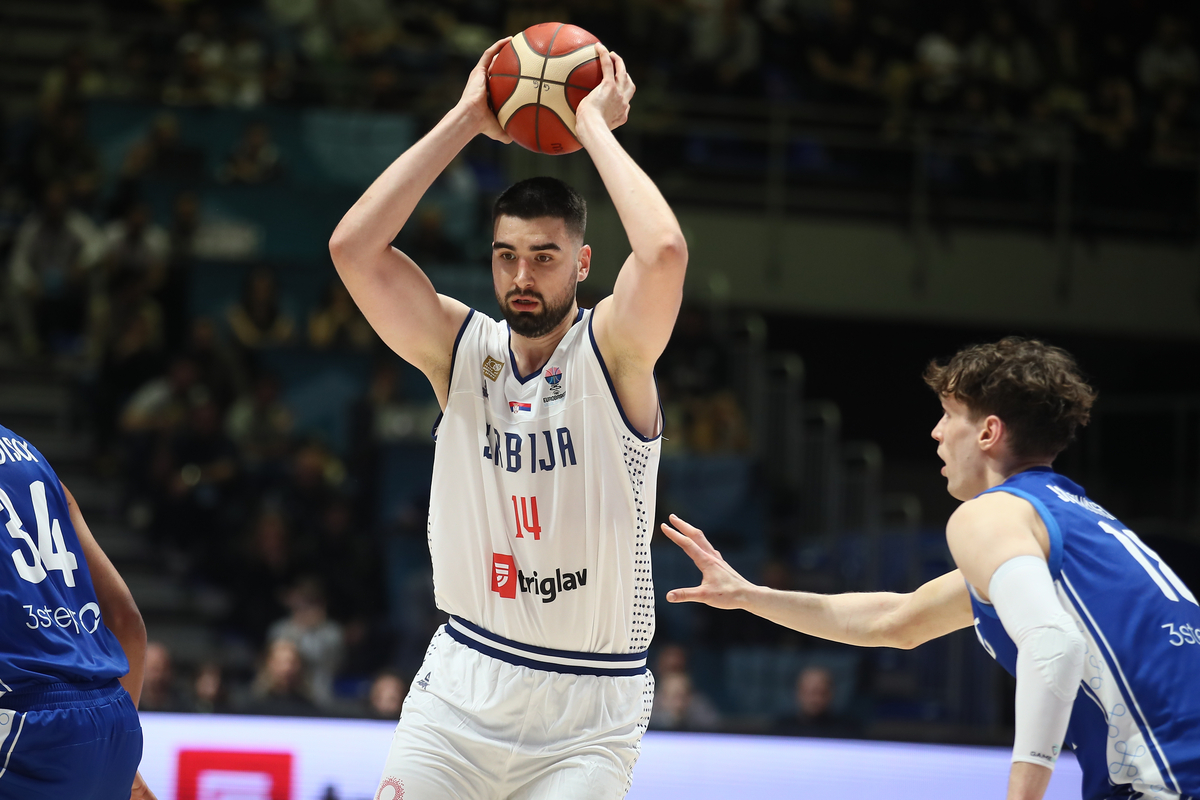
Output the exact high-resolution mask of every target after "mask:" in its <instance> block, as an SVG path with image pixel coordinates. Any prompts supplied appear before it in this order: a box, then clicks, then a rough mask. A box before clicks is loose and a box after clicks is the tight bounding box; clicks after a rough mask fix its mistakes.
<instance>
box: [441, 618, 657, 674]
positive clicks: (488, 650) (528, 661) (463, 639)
mask: <svg viewBox="0 0 1200 800" xmlns="http://www.w3.org/2000/svg"><path fill="white" fill-rule="evenodd" d="M455 619H457V620H459V622H463V620H462V619H461V618H459V617H455ZM443 628H444V629H445V631H446V633H448V634H450V636H451V638H453V639H454V640H455V641H456V642H458V643H459V644H462V645H465V646H467V647H469V648H471V649H472V650H475V651H476V652H479V653H483V654H484V655H485V656H490V657H491V658H494V659H496V660H498V661H503V662H505V663H506V664H512V665H513V666H517V667H528V668H529V669H538V670H542V671H543V672H560V673H564V674H567V675H602V676H608V677H625V676H633V675H642V674H644V673H645V672H646V665H645V663H642V664H640V665H639V666H636V667H616V666H614V667H587V666H578V665H574V664H559V663H556V662H553V661H540V660H538V659H535V658H522V657H521V656H517V655H513V654H512V653H508V652H505V651H503V650H498V649H496V648H494V647H489V646H487V645H486V644H483V643H482V642H480V641H478V640H476V639H472V638H471V637H469V636H464V635H463V634H461V633H459V632H458V631H456V630H455V629H454V628H453V627H452V626H450V625H448V624H447V625H445V626H443ZM504 641H508V640H507V639H506V640H504ZM514 644H516V643H514ZM518 646H520V647H524V648H527V649H533V648H529V646H528V645H518ZM551 652H564V651H561V650H555V651H551ZM570 655H573V656H574V657H576V658H579V657H581V656H586V657H588V658H590V659H594V658H596V655H598V654H592V653H572V654H570ZM634 655H638V654H636V653H635V654H634ZM640 655H641V658H643V659H644V658H645V654H644V653H642V654H640Z"/></svg>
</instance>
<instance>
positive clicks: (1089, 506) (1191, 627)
mask: <svg viewBox="0 0 1200 800" xmlns="http://www.w3.org/2000/svg"><path fill="white" fill-rule="evenodd" d="M989 492H1007V493H1009V494H1012V495H1016V496H1017V497H1021V498H1024V499H1025V500H1028V501H1029V502H1030V503H1031V504H1032V505H1033V507H1034V508H1035V509H1036V510H1037V512H1038V514H1039V515H1040V516H1041V518H1042V521H1043V522H1044V523H1045V524H1046V530H1047V532H1048V533H1049V535H1050V558H1049V566H1050V574H1051V576H1052V577H1053V578H1054V583H1055V588H1056V589H1057V591H1058V596H1059V599H1060V600H1061V601H1062V605H1063V608H1064V609H1065V610H1066V611H1067V613H1068V614H1070V615H1071V616H1072V617H1073V618H1074V619H1075V622H1076V624H1077V625H1078V626H1079V630H1080V631H1081V632H1082V633H1083V636H1084V639H1085V640H1086V642H1087V652H1086V655H1085V657H1084V665H1085V666H1084V676H1083V680H1082V681H1081V682H1080V686H1079V694H1078V696H1077V697H1076V699H1075V707H1074V709H1073V711H1072V712H1071V724H1070V727H1069V728H1068V729H1067V737H1066V743H1067V744H1070V745H1071V746H1072V747H1073V748H1074V749H1075V753H1076V756H1077V757H1078V759H1079V764H1080V766H1081V767H1082V769H1083V794H1084V797H1085V798H1086V800H1099V798H1109V797H1125V796H1136V797H1143V796H1144V797H1147V798H1161V800H1173V799H1174V798H1179V797H1190V796H1195V797H1198V798H1200V606H1197V604H1196V597H1195V596H1194V595H1193V594H1192V592H1191V591H1190V590H1189V588H1188V587H1187V586H1185V585H1184V584H1183V582H1182V581H1180V580H1179V578H1178V577H1177V576H1176V575H1175V573H1174V572H1173V571H1172V570H1171V568H1170V567H1169V566H1167V565H1166V564H1165V563H1163V561H1162V559H1160V558H1159V557H1158V555H1157V554H1156V553H1155V552H1154V551H1153V550H1151V549H1150V548H1148V547H1146V545H1145V544H1143V543H1142V541H1141V540H1140V539H1139V538H1138V537H1137V535H1136V534H1134V533H1133V531H1131V530H1129V529H1128V528H1126V527H1125V526H1124V525H1122V524H1121V522H1120V521H1119V520H1117V519H1116V518H1115V517H1114V516H1113V515H1112V514H1110V513H1108V512H1107V511H1105V510H1104V509H1103V508H1102V507H1101V506H1099V505H1098V504H1096V503H1094V502H1092V501H1091V500H1089V499H1088V498H1087V496H1086V495H1085V494H1084V491H1083V489H1081V488H1080V487H1079V486H1077V485H1076V484H1074V483H1072V482H1071V481H1069V480H1067V479H1066V478H1064V477H1063V476H1061V475H1059V474H1057V473H1055V472H1054V471H1053V470H1051V469H1049V468H1048V467H1040V468H1035V469H1031V470H1028V471H1026V472H1021V473H1018V474H1017V475H1014V476H1012V477H1011V478H1009V479H1008V480H1007V481H1005V482H1004V483H1003V484H1001V485H1000V486H997V487H995V488H993V489H989V490H988V492H984V494H987V493H989ZM971 606H972V609H973V610H974V613H975V631H976V633H977V634H978V636H979V641H980V642H981V643H982V644H983V646H984V648H985V649H986V650H987V651H988V653H989V654H991V655H992V657H993V658H995V659H996V660H997V661H998V662H999V663H1000V664H1001V665H1002V666H1003V667H1004V668H1005V669H1006V670H1008V671H1009V673H1012V674H1013V675H1015V674H1016V667H1017V648H1016V645H1014V644H1013V641H1012V639H1010V638H1009V636H1008V634H1007V633H1006V632H1005V630H1004V626H1003V625H1002V624H1001V623H1000V619H999V618H998V617H997V616H996V611H995V609H993V608H992V607H991V606H990V605H988V604H986V603H983V602H980V600H979V599H978V598H977V597H975V595H974V593H973V592H972V597H971ZM1137 792H1141V793H1142V794H1140V795H1138V794H1136V793H1137Z"/></svg>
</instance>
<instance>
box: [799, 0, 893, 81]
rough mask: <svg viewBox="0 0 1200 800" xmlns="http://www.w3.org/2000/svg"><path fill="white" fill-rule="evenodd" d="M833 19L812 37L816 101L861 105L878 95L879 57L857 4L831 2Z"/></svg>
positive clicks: (810, 49)
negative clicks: (877, 73)
mask: <svg viewBox="0 0 1200 800" xmlns="http://www.w3.org/2000/svg"><path fill="white" fill-rule="evenodd" d="M829 12H830V16H829V18H828V20H826V21H825V22H824V23H823V24H821V25H819V26H818V27H817V28H816V30H815V31H814V32H813V34H812V36H811V37H810V44H809V45H808V66H809V69H810V70H811V71H812V76H813V78H814V79H815V84H814V85H813V88H814V90H815V93H816V97H817V98H818V99H820V100H824V101H826V102H830V103H838V104H861V103H863V102H864V101H869V100H871V99H873V98H874V97H875V96H876V94H877V82H876V69H877V67H878V61H879V54H878V53H877V51H876V48H875V45H874V42H873V40H872V36H871V33H870V31H869V30H868V28H867V26H866V25H865V24H864V23H863V20H862V18H861V16H860V14H859V10H858V6H857V4H856V2H855V0H832V2H831V3H830V7H829Z"/></svg>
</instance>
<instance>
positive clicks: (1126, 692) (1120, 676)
mask: <svg viewBox="0 0 1200 800" xmlns="http://www.w3.org/2000/svg"><path fill="white" fill-rule="evenodd" d="M1062 581H1063V586H1065V587H1066V590H1067V596H1068V597H1069V598H1070V600H1071V602H1072V603H1073V604H1074V605H1075V608H1076V610H1078V612H1079V616H1080V618H1081V619H1082V620H1083V624H1084V625H1086V626H1087V628H1088V631H1089V632H1091V634H1092V638H1093V639H1094V640H1095V641H1096V644H1097V645H1099V646H1100V647H1102V648H1103V650H1104V657H1105V658H1106V659H1107V660H1108V663H1109V665H1110V666H1111V667H1112V668H1113V669H1112V672H1113V675H1114V676H1116V678H1117V689H1118V690H1119V691H1120V692H1121V697H1122V698H1123V699H1124V700H1125V704H1126V708H1128V709H1129V712H1130V714H1132V715H1133V721H1134V723H1135V724H1136V725H1137V726H1138V728H1140V729H1141V731H1142V733H1143V734H1144V735H1145V737H1146V744H1147V746H1148V749H1149V750H1150V755H1151V756H1152V757H1153V758H1154V763H1155V764H1157V765H1158V770H1159V772H1160V773H1161V774H1162V775H1163V777H1164V778H1165V779H1166V780H1169V781H1170V782H1171V785H1172V786H1173V788H1174V790H1175V791H1176V792H1178V793H1180V794H1182V793H1183V789H1182V788H1181V787H1180V785H1179V781H1178V780H1176V778H1175V773H1174V772H1173V771H1172V769H1171V765H1170V764H1169V763H1167V760H1166V756H1165V755H1164V754H1163V752H1162V748H1161V746H1160V745H1159V744H1158V738H1157V737H1156V736H1155V735H1154V730H1153V729H1152V728H1151V727H1150V725H1149V724H1148V723H1147V722H1146V715H1145V713H1144V712H1143V711H1142V707H1141V705H1140V704H1139V703H1138V701H1137V698H1136V697H1134V696H1133V692H1132V689H1131V688H1130V686H1129V681H1128V679H1127V678H1126V677H1125V670H1124V668H1123V667H1122V666H1121V662H1119V661H1117V658H1116V654H1115V653H1113V650H1112V646H1111V645H1109V643H1108V639H1107V638H1105V636H1104V632H1103V631H1101V630H1100V628H1099V626H1098V625H1097V624H1096V620H1095V618H1094V617H1093V616H1092V612H1091V611H1089V610H1088V608H1087V606H1086V605H1084V602H1083V600H1082V598H1080V597H1079V594H1078V593H1077V592H1076V591H1075V587H1074V586H1072V585H1071V580H1070V578H1068V577H1067V576H1066V575H1065V574H1064V575H1063V576H1062Z"/></svg>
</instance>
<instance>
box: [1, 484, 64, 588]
mask: <svg viewBox="0 0 1200 800" xmlns="http://www.w3.org/2000/svg"><path fill="white" fill-rule="evenodd" d="M29 497H30V500H31V501H32V502H33V516H34V521H35V523H36V525H37V542H36V543H34V541H33V537H32V536H30V535H29V532H28V531H27V530H26V528H25V523H24V522H22V520H21V517H20V516H19V515H18V514H17V509H16V506H15V505H14V504H13V501H12V499H11V498H10V497H9V496H8V493H7V492H5V491H4V490H3V489H0V507H3V509H4V511H5V512H7V514H8V521H7V522H6V523H5V528H7V530H8V535H9V536H10V537H12V538H13V539H15V540H16V541H17V547H16V549H15V550H13V551H12V560H13V564H15V565H16V567H17V574H18V575H20V576H21V577H22V578H24V579H25V580H27V581H29V582H30V583H41V582H42V581H44V580H45V579H46V576H47V574H49V572H53V571H58V572H61V573H62V576H63V581H64V582H65V583H66V584H67V586H69V587H74V586H75V570H77V569H79V562H78V561H77V560H76V558H75V554H74V553H72V552H71V551H70V550H68V549H67V545H66V543H65V542H64V541H63V535H62V526H61V525H60V524H59V521H58V520H56V519H55V520H52V519H50V509H49V507H48V506H47V504H46V484H44V483H43V482H42V481H34V482H33V483H31V484H29ZM22 545H24V546H22Z"/></svg>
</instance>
